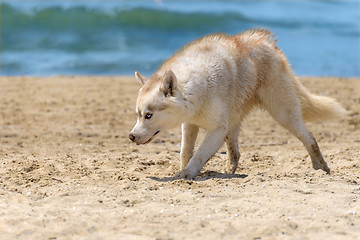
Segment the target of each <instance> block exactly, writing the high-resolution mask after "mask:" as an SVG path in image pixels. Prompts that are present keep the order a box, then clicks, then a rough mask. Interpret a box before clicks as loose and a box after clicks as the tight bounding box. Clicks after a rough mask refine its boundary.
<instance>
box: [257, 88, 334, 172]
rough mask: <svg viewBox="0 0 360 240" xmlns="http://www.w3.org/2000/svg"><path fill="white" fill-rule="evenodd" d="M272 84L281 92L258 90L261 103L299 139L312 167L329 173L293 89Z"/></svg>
mask: <svg viewBox="0 0 360 240" xmlns="http://www.w3.org/2000/svg"><path fill="white" fill-rule="evenodd" d="M274 85H275V86H274ZM274 85H273V87H274V88H273V90H274V89H281V90H280V91H281V92H275V91H271V92H270V91H269V90H270V89H267V92H265V91H266V90H265V91H259V92H260V94H259V97H260V99H261V105H262V106H263V107H264V108H265V109H266V110H268V112H269V113H270V114H271V116H272V117H273V118H274V119H275V120H276V121H277V122H278V123H280V124H281V125H282V126H283V127H284V128H286V129H287V130H289V131H290V132H291V133H293V134H294V135H295V136H296V137H298V138H299V139H300V141H301V142H302V143H303V144H304V146H305V148H306V150H307V151H308V153H309V155H310V157H311V161H312V165H313V168H314V169H316V170H317V169H322V170H324V171H325V172H327V173H330V169H329V167H328V166H327V164H326V162H325V160H324V158H323V156H322V154H321V151H320V149H319V146H318V144H317V142H316V140H315V138H314V137H313V135H312V134H311V133H310V132H309V131H308V130H307V128H306V127H305V124H304V121H303V119H302V114H301V105H300V102H299V100H298V98H297V96H296V94H295V92H294V90H293V89H292V88H291V87H289V86H288V85H285V84H284V85H282V86H278V87H276V83H274ZM262 90H264V89H262Z"/></svg>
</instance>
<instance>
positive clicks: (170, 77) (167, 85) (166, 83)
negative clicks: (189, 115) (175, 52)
mask: <svg viewBox="0 0 360 240" xmlns="http://www.w3.org/2000/svg"><path fill="white" fill-rule="evenodd" d="M176 88H177V80H176V76H175V74H174V72H173V71H171V70H167V71H166V73H165V74H164V77H163V83H162V84H161V87H160V91H162V92H163V93H164V95H165V96H174V93H175V91H176Z"/></svg>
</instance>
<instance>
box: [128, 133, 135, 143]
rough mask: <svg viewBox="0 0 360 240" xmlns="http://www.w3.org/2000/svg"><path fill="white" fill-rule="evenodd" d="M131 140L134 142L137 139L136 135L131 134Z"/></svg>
mask: <svg viewBox="0 0 360 240" xmlns="http://www.w3.org/2000/svg"><path fill="white" fill-rule="evenodd" d="M129 138H130V140H131V141H133V142H134V141H135V138H136V137H135V135H134V134H132V133H130V134H129Z"/></svg>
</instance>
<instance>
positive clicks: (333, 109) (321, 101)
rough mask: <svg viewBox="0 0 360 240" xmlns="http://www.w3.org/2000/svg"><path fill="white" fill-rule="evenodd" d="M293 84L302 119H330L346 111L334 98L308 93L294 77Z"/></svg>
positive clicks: (310, 120)
mask: <svg viewBox="0 0 360 240" xmlns="http://www.w3.org/2000/svg"><path fill="white" fill-rule="evenodd" d="M294 85H295V89H296V94H297V96H298V97H299V99H300V102H301V109H302V117H303V119H304V121H309V122H317V121H322V120H330V119H334V118H341V117H344V116H345V115H346V114H347V111H346V110H345V109H344V108H343V107H342V106H341V105H340V103H338V102H337V101H336V100H335V99H333V98H330V97H323V96H317V95H315V94H312V93H310V92H309V91H308V90H307V89H306V88H305V87H304V86H303V85H302V84H301V82H300V81H299V80H298V79H297V78H294Z"/></svg>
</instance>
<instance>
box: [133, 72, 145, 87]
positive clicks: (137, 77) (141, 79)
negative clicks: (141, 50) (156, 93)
mask: <svg viewBox="0 0 360 240" xmlns="http://www.w3.org/2000/svg"><path fill="white" fill-rule="evenodd" d="M135 78H136V79H137V80H138V82H139V83H140V84H141V85H144V84H145V82H146V81H147V78H146V77H144V76H142V75H141V74H140V73H138V72H135Z"/></svg>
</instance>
